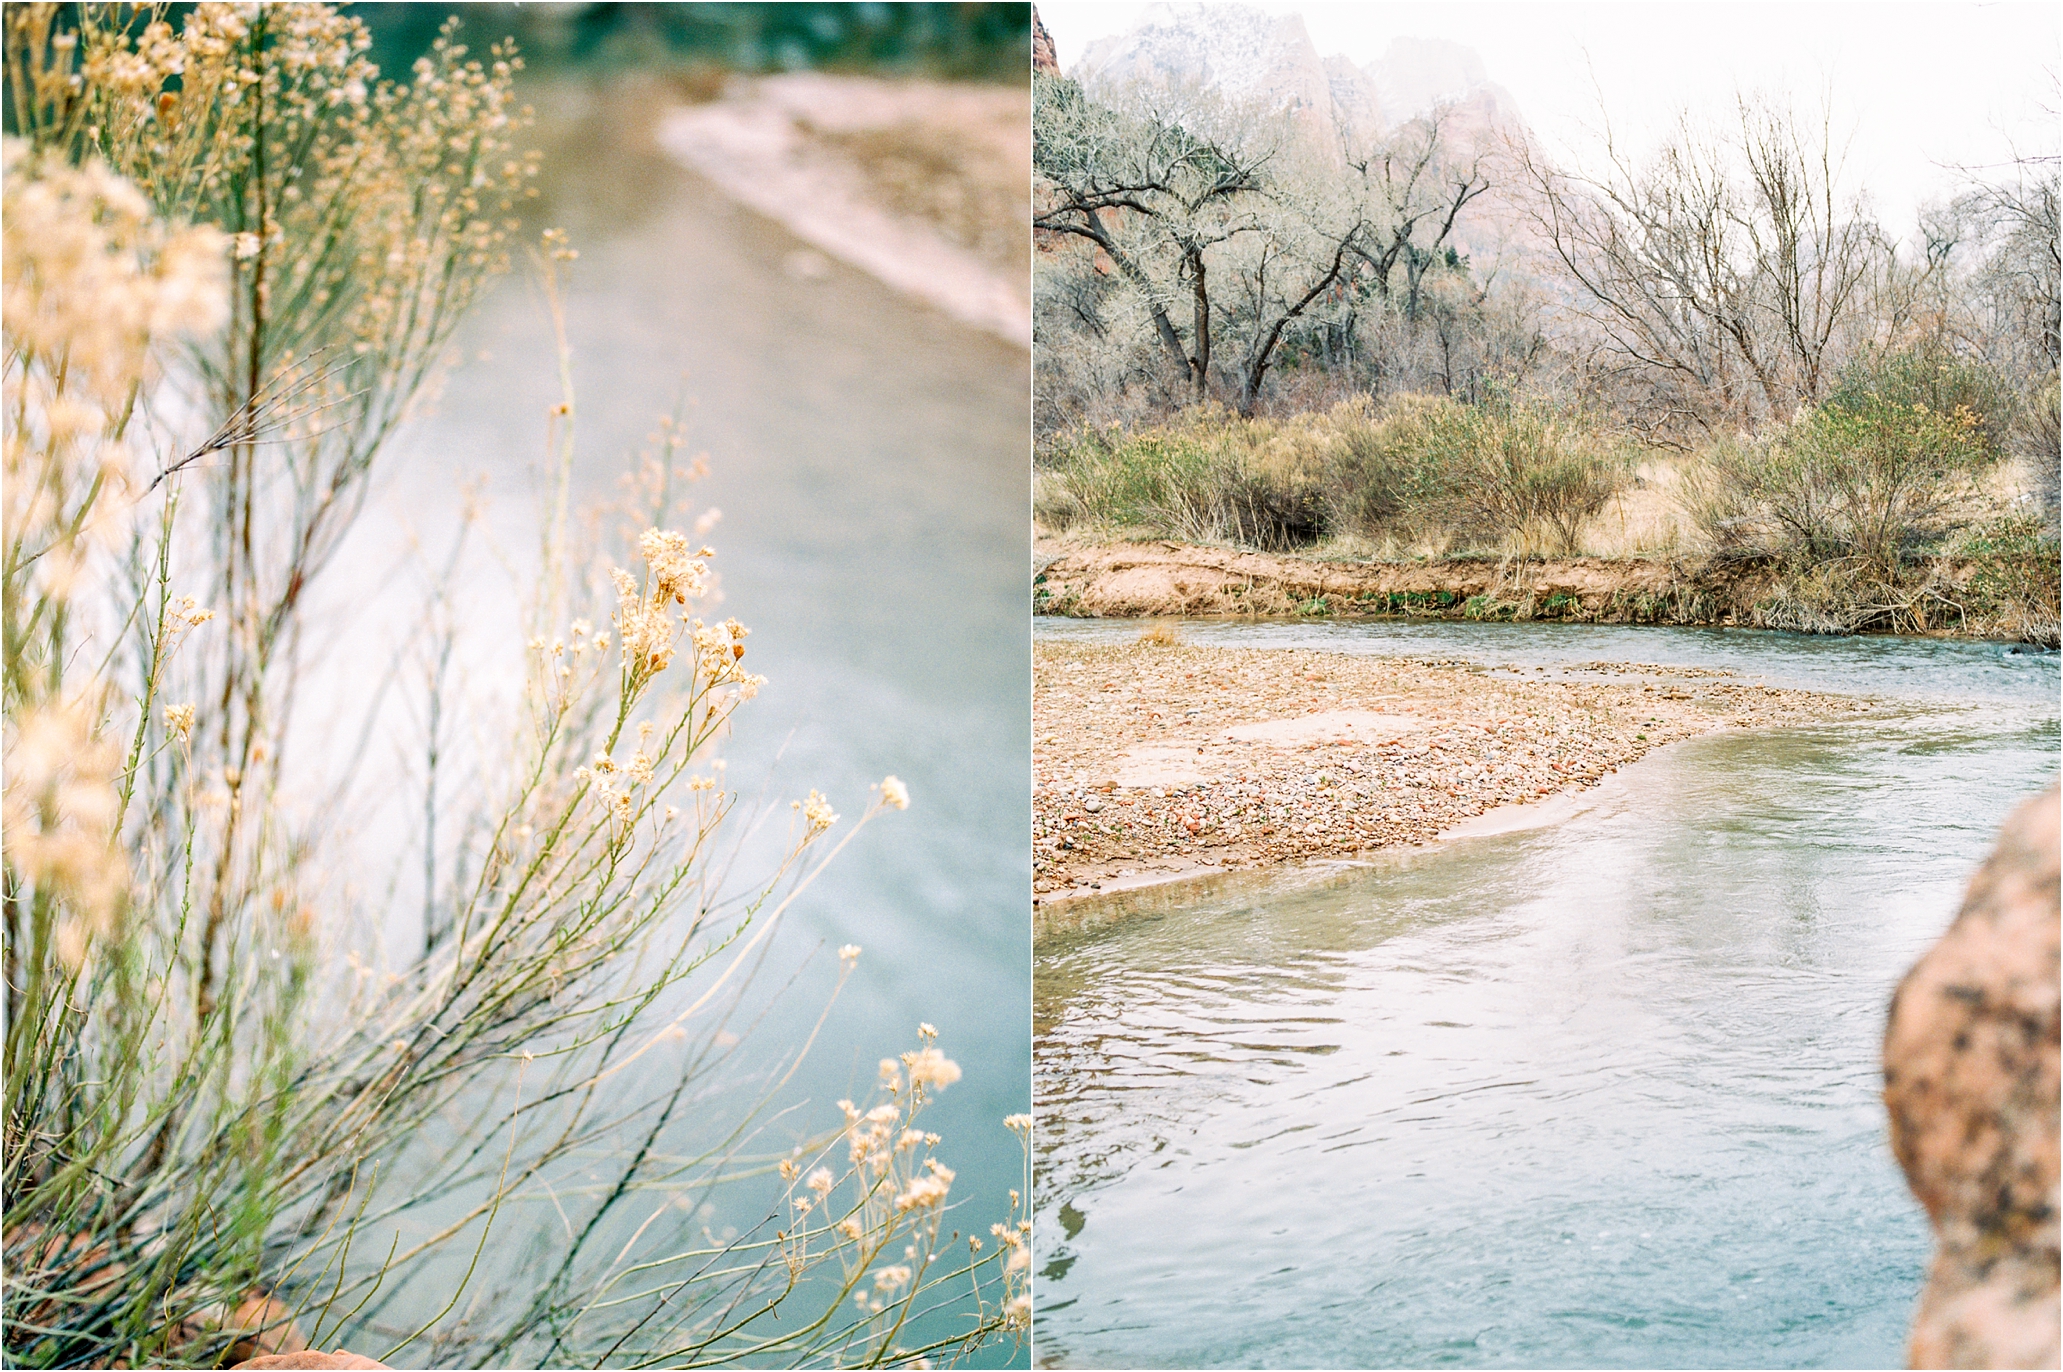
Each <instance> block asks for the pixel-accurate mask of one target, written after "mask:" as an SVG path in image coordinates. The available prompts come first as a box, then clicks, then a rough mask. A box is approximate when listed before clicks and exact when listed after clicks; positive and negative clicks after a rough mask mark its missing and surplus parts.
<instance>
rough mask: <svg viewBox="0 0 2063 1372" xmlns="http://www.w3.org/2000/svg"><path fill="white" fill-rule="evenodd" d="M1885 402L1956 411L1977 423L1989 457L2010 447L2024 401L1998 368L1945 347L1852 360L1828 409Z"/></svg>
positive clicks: (1859, 410) (1855, 409)
mask: <svg viewBox="0 0 2063 1372" xmlns="http://www.w3.org/2000/svg"><path fill="white" fill-rule="evenodd" d="M1880 405H1899V406H1904V407H1905V408H1906V409H1909V410H1911V409H1915V408H1916V407H1919V412H1921V413H1928V412H1931V413H1934V414H1949V415H1952V414H1955V413H1957V412H1958V411H1959V410H1960V411H1963V412H1965V413H1967V414H1968V415H1969V416H1970V418H1971V419H1972V420H1973V421H1975V422H1974V426H1973V428H1972V435H1973V436H1974V437H1975V438H1976V439H1977V441H1978V442H1979V443H1981V444H1982V445H1983V449H1984V452H1985V454H1986V455H1987V456H1996V455H1998V454H2000V453H2002V452H2004V451H2005V449H2006V444H2007V438H2008V434H2009V433H2010V431H2011V429H2012V428H2013V421H2014V418H2015V416H2016V415H2017V414H2018V412H2019V410H2020V408H2021V405H2020V402H2019V401H2018V400H2017V399H2016V398H2015V396H2014V394H2013V390H2012V388H2011V387H2010V386H2008V385H2007V384H2006V382H2005V381H2004V379H2002V378H2001V377H2000V376H1999V375H1998V374H1997V373H1996V372H1994V371H1992V370H1991V369H1990V368H1988V367H1985V366H1983V365H1981V364H1979V363H1976V362H1971V361H1969V360H1967V359H1965V358H1959V357H1957V356H1955V355H1954V354H1953V353H1950V352H1947V351H1945V350H1943V349H1940V348H1930V347H1921V348H1906V349H1901V350H1899V351H1896V352H1887V353H1882V354H1879V355H1877V356H1874V357H1868V358H1863V359H1859V360H1858V361H1856V362H1854V363H1851V364H1850V365H1849V366H1848V367H1847V368H1846V369H1845V370H1844V371H1843V372H1842V373H1841V376H1840V379H1839V380H1838V381H1837V382H1836V383H1835V386H1834V389H1833V390H1832V391H1830V392H1829V393H1828V395H1827V398H1826V400H1825V402H1824V403H1823V406H1822V408H1826V409H1836V410H1847V411H1849V412H1851V413H1855V414H1863V413H1868V412H1870V411H1871V410H1872V409H1874V408H1875V407H1877V406H1880Z"/></svg>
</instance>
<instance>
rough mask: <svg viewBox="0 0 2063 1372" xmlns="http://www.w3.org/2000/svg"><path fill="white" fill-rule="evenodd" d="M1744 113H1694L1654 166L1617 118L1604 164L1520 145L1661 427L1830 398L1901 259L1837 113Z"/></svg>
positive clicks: (1703, 426) (1641, 397) (1606, 334)
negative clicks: (1863, 189)
mask: <svg viewBox="0 0 2063 1372" xmlns="http://www.w3.org/2000/svg"><path fill="white" fill-rule="evenodd" d="M1737 112H1738V127H1737V129H1736V130H1735V131H1734V132H1733V133H1732V135H1731V136H1729V137H1719V136H1707V135H1703V134H1700V133H1698V132H1697V131H1696V130H1694V129H1693V128H1691V126H1690V125H1688V124H1687V123H1686V124H1684V125H1683V126H1681V127H1680V128H1679V131H1678V134H1677V136H1676V138H1675V139H1674V140H1672V141H1671V142H1670V143H1669V144H1667V145H1666V146H1664V147H1663V148H1662V149H1661V150H1660V151H1659V152H1658V153H1657V154H1656V155H1655V156H1653V157H1652V158H1650V159H1648V160H1647V161H1646V162H1645V163H1643V164H1639V165H1636V164H1635V162H1634V161H1633V160H1632V159H1631V157H1630V156H1629V155H1628V154H1627V153H1626V152H1625V151H1624V150H1623V149H1622V148H1620V147H1619V146H1618V145H1617V144H1616V143H1614V142H1613V141H1612V139H1611V136H1610V133H1609V131H1607V134H1606V138H1605V148H1604V170H1603V171H1602V173H1601V174H1599V175H1597V176H1582V175H1577V174H1574V173H1570V172H1566V171H1563V170H1561V169H1559V168H1557V167H1554V166H1553V165H1551V164H1549V163H1548V162H1546V161H1545V160H1544V159H1543V158H1542V157H1541V156H1540V155H1539V154H1538V153H1537V152H1536V151H1535V150H1534V149H1532V148H1531V147H1530V146H1527V145H1524V144H1518V145H1515V146H1514V149H1513V151H1514V154H1515V156H1516V158H1517V160H1518V162H1519V165H1520V167H1521V168H1522V170H1523V172H1524V174H1525V179H1526V182H1527V185H1528V189H1529V190H1530V192H1531V193H1532V194H1531V206H1532V212H1533V217H1534V222H1535V224H1536V226H1537V227H1538V229H1539V230H1540V237H1541V239H1542V241H1543V242H1544V243H1545V245H1546V246H1547V249H1548V251H1549V252H1550V254H1551V255H1552V257H1553V258H1554V260H1555V261H1556V263H1557V264H1558V266H1559V268H1560V269H1561V273H1562V275H1563V276H1564V277H1565V279H1566V282H1567V283H1568V285H1569V286H1570V287H1571V301H1570V306H1571V308H1572V309H1573V310H1574V311H1575V313H1576V314H1577V315H1578V316H1579V317H1580V318H1582V319H1583V320H1584V321H1586V322H1587V324H1588V325H1589V327H1590V332H1591V334H1592V337H1593V340H1594V345H1595V348H1596V351H1597V352H1598V354H1599V357H1598V359H1597V361H1598V363H1599V364H1600V365H1599V366H1598V367H1597V368H1596V370H1597V371H1599V372H1600V373H1602V374H1605V375H1608V376H1615V377H1617V378H1618V379H1621V380H1625V381H1629V382H1631V383H1633V384H1632V385H1631V386H1629V387H1628V388H1627V393H1628V395H1629V397H1630V398H1631V403H1630V409H1631V410H1632V417H1633V418H1634V419H1635V422H1636V423H1638V424H1639V425H1640V426H1641V427H1642V428H1643V429H1645V430H1647V431H1648V432H1649V433H1650V434H1651V435H1652V436H1654V437H1657V438H1660V439H1667V438H1668V437H1670V436H1671V435H1672V434H1675V435H1681V434H1682V433H1683V431H1684V430H1686V429H1689V430H1693V431H1696V430H1704V431H1712V430H1717V429H1721V428H1725V427H1731V426H1736V425H1741V424H1746V423H1752V422H1755V421H1757V420H1760V419H1765V418H1768V417H1770V416H1772V415H1778V414H1784V413H1787V412H1789V411H1790V410H1792V409H1794V408H1795V407H1796V406H1798V405H1799V404H1810V403H1812V402H1814V401H1816V400H1817V399H1819V398H1820V396H1821V395H1822V394H1823V392H1824V391H1825V389H1826V387H1827V385H1828V384H1829V382H1830V380H1831V377H1832V374H1833V371H1834V370H1835V369H1836V368H1837V366H1838V362H1839V356H1840V353H1841V350H1842V348H1843V346H1844V344H1845V343H1846V342H1847V341H1848V340H1849V338H1850V337H1851V336H1852V335H1853V334H1854V332H1855V329H1856V326H1857V325H1858V323H1859V322H1861V320H1862V316H1863V314H1864V305H1865V303H1866V301H1867V300H1868V297H1869V290H1868V288H1869V286H1870V283H1871V282H1872V281H1873V280H1874V279H1875V278H1876V277H1877V276H1878V275H1879V274H1880V273H1881V272H1882V271H1883V270H1884V268H1885V265H1886V263H1887V262H1888V261H1889V259H1890V257H1891V248H1890V245H1889V244H1888V242H1887V241H1886V240H1885V238H1884V236H1883V234H1882V233H1881V232H1880V231H1879V230H1878V228H1877V226H1876V225H1875V223H1874V222H1873V221H1871V220H1870V219H1869V217H1868V216H1867V215H1866V214H1865V213H1864V212H1863V210H1862V208H1861V206H1860V204H1859V203H1858V202H1857V201H1855V200H1854V199H1852V198H1845V197H1844V196H1843V195H1842V192H1841V190H1840V177H1841V165H1840V156H1839V152H1838V149H1837V148H1836V146H1835V142H1834V138H1833V132H1832V129H1831V127H1830V126H1829V123H1828V121H1827V120H1826V119H1825V118H1822V119H1821V120H1819V121H1818V122H1817V123H1816V124H1812V125H1805V124H1803V123H1801V121H1799V120H1798V119H1796V118H1795V117H1794V116H1792V115H1791V114H1789V113H1788V112H1786V111H1783V110H1781V109H1778V108H1775V107H1773V106H1769V105H1766V104H1757V103H1755V102H1752V101H1749V100H1745V99H1743V100H1741V101H1740V102H1739V104H1738V109H1737Z"/></svg>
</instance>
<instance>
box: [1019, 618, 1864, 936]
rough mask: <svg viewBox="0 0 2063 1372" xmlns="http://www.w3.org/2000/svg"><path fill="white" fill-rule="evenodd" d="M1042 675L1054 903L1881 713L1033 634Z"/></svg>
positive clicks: (1407, 830) (1452, 822)
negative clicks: (1055, 639) (1754, 732)
mask: <svg viewBox="0 0 2063 1372" xmlns="http://www.w3.org/2000/svg"><path fill="white" fill-rule="evenodd" d="M1033 681H1034V685H1033V705H1032V710H1033V738H1034V744H1033V750H1032V756H1033V779H1034V792H1033V889H1034V899H1035V900H1037V901H1039V902H1042V903H1045V902H1052V901H1055V900H1063V899H1068V898H1071V897H1075V896H1082V895H1088V894H1091V893H1100V892H1101V891H1103V890H1106V889H1120V888H1122V887H1127V886H1136V885H1140V884H1144V883H1147V882H1151V881H1154V880H1163V879H1167V878H1169V877H1176V876H1182V875H1188V874H1202V873H1206V872H1214V871H1230V870H1236V869H1241V868H1254V867H1266V866H1272V865H1277V864H1281V863H1287V862H1294V861H1298V860H1304V859H1311V858H1320V857H1335V858H1337V857H1345V856H1349V855H1351V854H1354V853H1357V852H1366V851H1368V850H1371V849H1378V848H1386V847H1395V846H1397V845H1400V844H1410V843H1422V842H1425V841H1427V840H1428V839H1431V838H1433V837H1435V836H1436V835H1438V834H1440V833H1442V832H1443V831H1447V830H1450V829H1453V828H1454V827H1455V826H1457V825H1460V824H1462V823H1464V822H1465V821H1468V820H1471V819H1474V818H1475V817H1477V816H1479V815H1483V814H1485V813H1486V812H1488V811H1491V810H1494V809H1496V808H1497V807H1499V806H1507V805H1518V804H1537V803H1539V802H1541V800H1542V799H1543V798H1545V797H1550V796H1554V795H1556V794H1557V793H1560V792H1565V791H1574V790H1581V789H1583V788H1586V787H1588V786H1590V785H1593V784H1594V783H1596V782H1597V781H1598V779H1599V778H1601V777H1603V776H1605V775H1606V774H1607V773H1608V772H1610V771H1612V770H1613V769H1615V768H1617V767H1620V766H1623V765H1624V764H1626V763H1628V762H1631V761H1633V760H1634V759H1636V758H1638V757H1640V756H1641V755H1642V754H1644V753H1646V752H1648V751H1650V750H1651V749H1654V748H1658V747H1661V746H1662V745H1664V744H1667V743H1673V742H1676V741H1677V740H1679V739H1685V738H1690V737H1693V736H1695V735H1697V734H1702V733H1706V732H1709V731H1711V730H1713V729H1722V728H1756V727H1767V726H1772V725H1779V724H1785V725H1788V724H1800V723H1809V722H1812V721H1815V720H1823V719H1836V718H1847V717H1851V716H1853V715H1856V714H1860V713H1866V712H1868V711H1869V710H1870V709H1871V708H1872V707H1871V705H1870V703H1869V702H1868V701H1862V700H1855V699H1851V698H1846V697H1839V696H1829V695H1821V694H1816V693H1813V692H1809V691H1795V690H1782V689H1777V688H1774V687H1768V686H1762V685H1757V684H1755V683H1752V682H1747V681H1743V680H1741V679H1739V678H1738V677H1736V676H1733V675H1732V674H1729V673H1724V672H1716V671H1709V670H1705V669H1700V668H1686V667H1650V666H1644V665H1641V664H1636V663H1616V662H1599V663H1588V664H1582V665H1580V666H1577V667H1573V668H1566V669H1557V670H1556V671H1554V672H1553V673H1549V672H1547V671H1546V670H1544V669H1535V670H1533V671H1530V672H1518V671H1505V670H1489V669H1484V668H1481V667H1478V666H1475V665H1473V664H1467V663H1460V662H1451V661H1441V660H1437V659H1398V658H1368V657H1357V656H1349V655H1345V654H1339V653H1320V652H1312V651H1309V650H1302V649H1235V648H1210V647H1197V646H1190V645H1185V644H1180V643H1175V644H1163V643H1153V642H1144V641H1142V642H1135V643H1129V644H1120V645H1105V644H1093V645H1092V644H1068V643H1047V644H1040V645H1039V646H1038V647H1037V649H1036V650H1035V652H1034V661H1033Z"/></svg>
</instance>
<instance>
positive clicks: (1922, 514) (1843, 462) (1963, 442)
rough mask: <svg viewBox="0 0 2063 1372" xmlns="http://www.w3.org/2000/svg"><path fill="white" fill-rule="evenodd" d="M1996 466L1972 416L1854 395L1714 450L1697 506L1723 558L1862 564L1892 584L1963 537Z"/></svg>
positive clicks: (1695, 492) (1696, 515)
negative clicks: (1888, 575)
mask: <svg viewBox="0 0 2063 1372" xmlns="http://www.w3.org/2000/svg"><path fill="white" fill-rule="evenodd" d="M1894 394H1896V392H1894ZM1996 455H1997V450H1996V449H1995V448H1994V447H1993V446H1992V444H1991V443H1990V441H1989V440H1988V439H1987V437H1986V433H1985V426H1984V420H1983V419H1981V418H1980V417H1979V416H1978V415H1977V414H1976V413H1975V412H1974V411H1972V410H1971V409H1970V408H1969V407H1968V406H1967V405H1964V404H1962V403H1958V404H1957V405H1956V406H1955V407H1954V408H1953V409H1951V410H1948V411H1943V410H1939V409H1936V408H1934V407H1933V406H1931V405H1929V404H1928V403H1927V402H1926V401H1924V400H1904V399H1892V398H1887V397H1885V396H1883V395H1878V394H1872V393H1868V392H1860V393H1856V392H1851V393H1849V394H1846V395H1844V396H1843V397H1842V398H1841V400H1840V401H1839V402H1838V403H1836V402H1833V401H1830V402H1828V403H1826V404H1824V405H1821V406H1819V407H1818V408H1816V409H1812V410H1807V411H1804V412H1802V413H1801V414H1799V415H1798V416H1797V418H1795V419H1793V420H1792V421H1791V422H1790V423H1789V424H1786V425H1783V426H1781V427H1779V428H1777V429H1774V430H1772V431H1771V432H1769V433H1767V434H1765V435H1763V436H1762V437H1760V438H1758V439H1752V440H1746V441H1742V440H1730V441H1723V442H1720V443H1718V444H1715V445H1714V446H1713V447H1712V448H1711V449H1710V450H1709V451H1708V452H1707V453H1706V455H1705V461H1704V463H1703V466H1702V469H1701V470H1699V471H1697V472H1694V473H1693V474H1692V476H1691V478H1690V480H1689V481H1688V482H1687V483H1686V489H1687V492H1688V495H1687V503H1688V504H1689V507H1690V510H1691V514H1692V517H1693V519H1694V520H1695V521H1696V522H1697V523H1698V525H1699V526H1700V528H1701V529H1702V530H1703V531H1704V533H1705V534H1706V536H1707V537H1708V538H1709V539H1710V540H1711V541H1712V544H1713V546H1714V548H1715V549H1716V550H1718V551H1720V552H1721V553H1730V554H1736V555H1747V556H1761V557H1773V558H1776V559H1778V560H1780V561H1783V562H1786V563H1791V564H1806V563H1819V562H1825V561H1827V560H1829V559H1833V558H1861V559H1863V560H1865V561H1867V562H1869V563H1870V564H1872V565H1873V566H1875V567H1877V568H1880V569H1882V570H1884V571H1886V572H1888V571H1891V570H1894V569H1895V568H1897V567H1898V566H1899V565H1900V564H1901V563H1902V562H1904V561H1906V560H1908V559H1909V558H1910V557H1911V556H1913V555H1915V554H1917V553H1919V552H1921V551H1923V550H1924V549H1925V548H1927V547H1928V546H1929V545H1931V544H1933V543H1935V542H1937V541H1938V540H1939V539H1940V538H1941V537H1942V536H1943V535H1945V534H1947V533H1949V532H1951V531H1952V530H1953V528H1954V527H1955V526H1956V524H1957V523H1958V522H1959V520H1958V516H1959V513H1960V512H1961V511H1962V510H1963V509H1964V508H1965V507H1967V506H1968V505H1969V504H1970V502H1971V499H1972V497H1973V495H1974V494H1975V479H1976V478H1977V477H1978V476H1979V475H1980V474H1981V473H1982V472H1983V471H1984V470H1985V469H1986V468H1987V467H1989V466H1990V465H1991V463H1992V462H1993V460H1994V459H1995V457H1996Z"/></svg>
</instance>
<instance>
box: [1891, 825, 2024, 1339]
mask: <svg viewBox="0 0 2063 1372" xmlns="http://www.w3.org/2000/svg"><path fill="white" fill-rule="evenodd" d="M2059 825H2063V805H2059V801H2058V792H2057V789H2056V788H2055V787H2051V788H2050V789H2049V790H2048V791H2046V792H2044V793H2043V794H2042V795H2040V796H2038V797H2036V798H2035V799H2034V800H2031V801H2029V802H2028V803H2027V804H2025V805H2023V806H2021V807H2020V809H2019V810H2017V811H2015V812H2014V814H2013V816H2012V818H2011V819H2009V820H2008V821H2007V822H2006V826H2005V829H2004V830H2003V832H2002V833H2001V834H2000V837H1999V843H1998V847H1997V848H1996V849H1995V850H1994V851H1993V853H1992V855H1991V857H1990V858H1989V859H1988V860H1987V861H1986V862H1985V864H1984V866H1983V867H1982V868H1981V869H1980V870H1979V871H1978V873H1977V876H1976V878H1975V879H1974V880H1973V881H1972V882H1971V883H1970V890H1969V894H1968V895H1967V896H1966V897H1965V898H1964V901H1963V908H1962V911H1961V913H1960V914H1958V915H1957V916H1956V921H1955V923H1954V924H1953V925H1951V926H1950V928H1949V931H1948V932H1947V933H1946V934H1944V935H1943V936H1942V938H1941V941H1940V942H1939V943H1937V944H1935V945H1934V947H1933V948H1931V949H1929V950H1928V952H1927V954H1926V955H1925V956H1924V957H1922V958H1921V959H1920V961H1919V962H1918V963H1917V964H1915V965H1914V967H1913V969H1912V971H1911V972H1909V973H1907V974H1906V978H1905V980H1904V982H1903V983H1901V984H1900V986H1899V988H1898V993H1897V995H1895V996H1894V997H1893V998H1892V1001H1891V1017H1890V1022H1889V1024H1888V1025H1887V1026H1886V1028H1885V1031H1884V1104H1885V1107H1886V1109H1887V1110H1889V1112H1890V1115H1891V1147H1892V1151H1893V1152H1895V1153H1896V1154H1897V1156H1898V1160H1899V1163H1900V1164H1901V1165H1902V1166H1904V1168H1905V1174H1906V1178H1907V1180H1908V1181H1909V1182H1910V1183H1911V1184H1912V1188H1913V1194H1914V1195H1915V1196H1917V1197H1918V1198H1919V1200H1920V1203H1921V1204H1922V1205H1923V1206H1925V1207H1926V1209H1927V1214H1928V1217H1929V1218H1930V1219H1932V1221H1933V1222H1934V1232H1935V1238H1936V1240H1937V1247H1936V1250H1935V1255H1934V1262H1933V1265H1932V1267H1931V1268H1930V1269H1929V1271H1928V1277H1927V1286H1926V1289H1925V1290H1924V1291H1923V1292H1922V1293H1921V1295H1920V1304H1919V1309H1918V1311H1917V1312H1916V1314H1915V1317H1914V1320H1913V1333H1912V1345H1911V1349H1910V1354H1911V1359H1912V1365H1913V1366H1915V1367H2055V1366H2057V1365H2058V1360H2059V1354H2063V1347H2059V1344H2063V1338H2059V1335H2063V1328H2059V1326H2063V1320H2059V1306H2058V1261H2059V1257H2058V1242H2057V1238H2058V1231H2057V1209H2058V1191H2057V1179H2058V1164H2057V1136H2058V1131H2059V1120H2058V1116H2059V1090H2063V1080H2059V1073H2058V1057H2059V1051H2058V1029H2059V1017H2058V1009H2059V1001H2063V990H2059V976H2058V958H2059V955H2063V937H2059V928H2063V917H2059V913H2058V906H2059V897H2058V891H2059V886H2063V853H2059V848H2063V840H2059Z"/></svg>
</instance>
